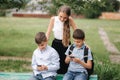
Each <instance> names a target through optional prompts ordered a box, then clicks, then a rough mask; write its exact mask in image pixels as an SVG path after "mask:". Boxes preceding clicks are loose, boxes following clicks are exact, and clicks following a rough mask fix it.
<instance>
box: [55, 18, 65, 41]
mask: <svg viewBox="0 0 120 80" xmlns="http://www.w3.org/2000/svg"><path fill="white" fill-rule="evenodd" d="M63 25H64V22H61V21H60V19H59V17H58V16H55V19H54V26H53V34H54V37H55V38H56V39H59V40H62V39H63Z"/></svg>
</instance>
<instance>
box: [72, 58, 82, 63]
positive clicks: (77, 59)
mask: <svg viewBox="0 0 120 80" xmlns="http://www.w3.org/2000/svg"><path fill="white" fill-rule="evenodd" d="M72 61H74V62H76V63H80V61H81V60H80V59H79V58H72Z"/></svg>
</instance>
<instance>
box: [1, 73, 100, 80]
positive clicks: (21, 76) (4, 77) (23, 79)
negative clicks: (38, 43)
mask: <svg viewBox="0 0 120 80" xmlns="http://www.w3.org/2000/svg"><path fill="white" fill-rule="evenodd" d="M30 76H32V73H11V72H0V80H28V79H29V78H30ZM62 78H63V75H61V74H58V75H57V80H62ZM97 78H98V77H97V75H91V76H90V79H89V80H98V79H97Z"/></svg>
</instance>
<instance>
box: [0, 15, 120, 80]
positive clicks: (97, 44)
mask: <svg viewBox="0 0 120 80" xmlns="http://www.w3.org/2000/svg"><path fill="white" fill-rule="evenodd" d="M48 23H49V19H43V18H13V17H10V18H7V17H5V18H3V17H1V18H0V56H18V57H28V58H31V56H32V52H33V50H34V49H35V48H36V47H37V45H36V44H35V42H34V36H35V34H36V33H37V32H39V31H44V32H46V30H47V26H48ZM75 23H76V24H77V25H78V27H79V28H80V29H83V30H84V31H85V33H86V43H87V44H88V45H89V46H90V48H91V49H92V52H93V54H94V58H95V63H96V65H95V73H97V74H98V75H100V77H102V78H101V79H100V80H110V79H107V78H103V77H104V74H106V73H108V71H107V69H108V70H111V72H112V71H113V72H114V71H115V69H118V65H117V64H115V66H113V65H112V64H111V63H110V61H109V55H110V53H109V52H108V51H107V50H106V48H105V46H104V44H103V42H102V40H101V38H100V35H99V33H98V30H99V28H100V27H102V28H104V30H105V31H106V32H107V34H108V36H109V38H110V41H111V42H112V43H113V44H115V46H116V47H117V48H118V49H119V51H120V20H99V19H75ZM71 34H72V33H71ZM52 39H53V34H51V37H50V39H49V45H51V42H52ZM71 40H72V38H71ZM99 63H100V64H99ZM101 63H102V64H103V66H102V65H101ZM106 63H107V64H106ZM104 64H105V65H104ZM0 65H4V62H2V63H0ZM111 65H112V66H113V67H111V68H104V69H103V68H101V67H106V66H107V67H109V66H111ZM114 67H116V68H115V69H114ZM13 69H14V67H13ZM102 70H104V71H102ZM0 71H1V70H0ZM2 71H5V70H3V69H2ZM8 71H10V70H8ZM15 71H17V70H15ZM18 71H19V70H18ZM25 71H27V70H25ZM101 71H102V72H101ZM116 71H117V70H116ZM119 73H120V71H119ZM108 74H109V73H108ZM118 75H120V74H117V76H118ZM107 76H108V77H110V76H111V75H107ZM118 78H119V77H118ZM111 80H113V79H111ZM114 80H117V79H114Z"/></svg>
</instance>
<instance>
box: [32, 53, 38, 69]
mask: <svg viewBox="0 0 120 80" xmlns="http://www.w3.org/2000/svg"><path fill="white" fill-rule="evenodd" d="M31 66H32V69H33V70H37V63H36V59H35V55H34V53H33V56H32V63H31Z"/></svg>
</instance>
